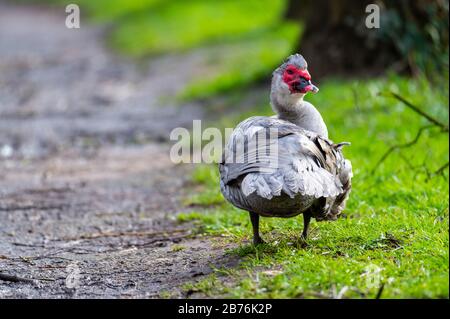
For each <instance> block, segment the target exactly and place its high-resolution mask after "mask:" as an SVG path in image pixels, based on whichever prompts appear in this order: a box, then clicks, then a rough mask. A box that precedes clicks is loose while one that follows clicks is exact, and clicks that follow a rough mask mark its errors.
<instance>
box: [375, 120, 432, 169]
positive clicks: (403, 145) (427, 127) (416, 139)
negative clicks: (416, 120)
mask: <svg viewBox="0 0 450 319" xmlns="http://www.w3.org/2000/svg"><path fill="white" fill-rule="evenodd" d="M433 126H434V125H427V126H423V127H421V128H420V129H419V131H418V132H417V134H416V137H415V138H414V139H413V140H411V141H409V142H407V143H404V144H395V145H392V146H391V147H390V148H389V149H388V150H387V151H386V153H384V154H383V156H381V158H380V159H379V160H378V162H377V164H375V166H374V167H373V169H372V171H371V173H374V172H375V171H376V170H377V168H378V167H379V166H380V165H381V164H382V163H383V162H384V161H385V160H386V158H388V156H389V155H390V154H391V153H392V152H393V151H395V150H397V149H402V148H407V147H410V146H412V145H414V144H416V143H417V142H418V141H419V139H420V136H421V135H422V133H423V131H425V130H427V129H430V128H431V127H433Z"/></svg>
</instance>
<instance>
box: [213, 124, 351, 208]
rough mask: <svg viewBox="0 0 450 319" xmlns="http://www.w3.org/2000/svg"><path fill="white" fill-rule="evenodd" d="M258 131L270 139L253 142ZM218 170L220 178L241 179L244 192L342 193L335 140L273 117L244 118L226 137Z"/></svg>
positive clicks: (267, 194)
mask: <svg viewBox="0 0 450 319" xmlns="http://www.w3.org/2000/svg"><path fill="white" fill-rule="evenodd" d="M261 135H262V136H263V137H264V136H265V137H266V138H267V137H269V138H270V142H266V143H258V142H256V143H255V142H254V141H255V139H256V140H258V141H259V139H258V138H257V137H256V136H261ZM239 145H240V146H241V148H240V150H241V152H238V149H239ZM242 146H243V147H242ZM242 149H243V151H242ZM237 153H239V154H237ZM239 159H240V161H239ZM219 169H220V172H221V179H222V182H223V183H224V184H225V185H229V184H232V183H234V182H235V181H240V187H241V190H242V193H243V194H244V195H245V196H248V195H250V194H252V193H254V192H256V193H257V194H258V195H259V196H261V197H264V198H267V199H271V198H272V197H273V196H279V195H280V194H281V191H284V192H285V193H286V194H288V195H289V196H291V197H294V196H295V195H296V194H297V193H300V194H302V195H308V196H314V197H316V198H319V197H334V196H337V195H338V194H340V193H342V192H343V188H342V183H341V182H340V180H339V178H338V176H337V165H336V154H335V150H334V149H333V144H332V143H331V142H330V141H328V140H325V139H323V138H321V137H319V136H317V135H316V134H314V133H312V132H309V131H305V130H302V129H301V128H299V127H298V126H296V125H294V124H292V123H290V122H286V121H283V120H279V119H276V118H269V117H252V118H249V119H248V120H246V121H244V122H242V123H241V124H240V125H239V126H238V127H237V128H236V129H235V131H234V132H233V134H232V135H231V137H230V139H229V141H228V144H227V146H226V148H225V152H224V156H223V159H222V163H220V165H219Z"/></svg>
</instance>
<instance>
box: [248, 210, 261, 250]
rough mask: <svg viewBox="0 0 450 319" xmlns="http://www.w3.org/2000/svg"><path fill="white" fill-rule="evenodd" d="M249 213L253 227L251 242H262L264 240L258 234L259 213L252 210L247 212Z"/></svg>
mask: <svg viewBox="0 0 450 319" xmlns="http://www.w3.org/2000/svg"><path fill="white" fill-rule="evenodd" d="M249 214H250V220H251V221H252V227H253V244H254V245H258V244H264V241H263V240H262V238H261V236H259V215H258V214H256V213H253V212H249Z"/></svg>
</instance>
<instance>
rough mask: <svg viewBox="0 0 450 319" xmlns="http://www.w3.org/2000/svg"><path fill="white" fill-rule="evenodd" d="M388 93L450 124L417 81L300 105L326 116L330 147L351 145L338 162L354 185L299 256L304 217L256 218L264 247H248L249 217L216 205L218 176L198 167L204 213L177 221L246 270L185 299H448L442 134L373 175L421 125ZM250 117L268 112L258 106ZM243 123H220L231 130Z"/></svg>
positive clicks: (197, 200)
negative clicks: (336, 215) (334, 217)
mask: <svg viewBox="0 0 450 319" xmlns="http://www.w3.org/2000/svg"><path fill="white" fill-rule="evenodd" d="M388 91H395V92H398V93H400V94H401V95H402V96H404V97H406V98H407V99H408V100H409V101H411V102H413V103H415V104H416V105H418V106H420V107H421V108H422V109H424V110H426V111H427V112H429V113H431V114H433V115H434V116H436V117H437V118H440V119H441V120H442V121H447V120H446V119H447V118H448V109H447V105H448V89H444V90H438V89H436V88H432V87H430V85H429V84H428V83H427V82H426V81H425V80H420V79H419V80H411V79H406V78H398V77H395V76H391V77H388V78H387V79H380V80H371V81H364V82H361V81H339V80H329V81H327V82H326V83H324V84H323V85H321V91H320V93H319V94H317V95H316V96H308V97H307V99H308V100H309V101H311V102H312V103H313V104H315V105H316V106H317V107H318V108H319V110H320V111H321V113H322V114H323V116H324V118H325V121H326V123H328V127H329V131H330V136H331V138H332V139H333V140H335V141H343V140H345V141H350V142H352V145H351V146H350V147H348V148H347V149H346V150H345V154H346V157H347V158H349V159H350V160H351V161H352V164H353V167H354V174H355V176H354V179H353V190H352V193H351V196H350V200H349V202H348V205H347V209H346V210H345V212H344V213H345V216H344V217H343V218H340V219H339V220H338V221H336V222H324V223H317V222H313V224H312V233H311V236H310V239H309V240H308V244H307V246H306V247H303V246H302V245H300V243H299V242H298V236H299V234H300V232H301V229H302V218H301V217H295V218H290V219H275V218H273V219H271V218H263V219H262V222H261V226H262V236H263V237H264V238H265V239H266V241H267V242H268V244H265V245H263V246H260V247H258V248H255V247H253V246H252V245H250V244H249V241H250V239H251V226H250V223H249V218H248V215H247V213H246V212H243V211H241V210H239V209H236V208H234V207H232V206H231V205H230V204H228V203H226V202H225V200H224V199H223V198H222V197H221V195H220V191H219V188H218V174H217V168H216V167H215V166H201V167H198V168H197V170H196V171H195V173H194V176H193V181H194V182H195V183H196V184H198V185H200V186H198V187H200V188H203V189H204V192H201V193H200V194H197V195H195V197H193V198H191V204H200V205H202V206H206V208H205V209H199V210H196V211H194V212H191V213H186V214H183V215H181V216H180V220H181V221H185V220H195V221H196V222H197V225H198V226H199V229H200V230H201V231H202V232H205V233H206V234H210V235H211V236H216V235H221V236H225V238H228V241H229V243H230V246H231V247H237V248H234V249H232V250H230V251H229V253H230V254H232V255H235V256H239V258H242V260H243V262H242V264H241V266H240V267H238V268H237V269H232V270H230V269H226V270H218V271H217V272H216V273H215V274H213V275H212V276H211V277H210V278H207V279H206V280H204V281H201V282H199V283H197V284H189V285H188V286H186V289H194V290H198V291H200V292H202V293H203V294H206V295H209V296H218V295H222V296H225V297H247V298H252V297H258V298H259V297H267V298H283V297H302V298H317V297H336V296H337V295H338V294H339V292H340V291H342V292H343V294H342V295H343V297H346V298H375V296H376V295H377V293H378V292H379V290H380V286H381V284H384V290H383V292H382V295H381V297H382V298H448V289H449V279H448V270H449V260H448V247H449V246H448V226H449V225H448V195H449V188H448V170H447V171H445V174H444V176H441V175H436V176H434V175H433V172H435V171H436V170H437V169H438V168H439V167H440V166H441V165H443V164H444V163H445V162H447V161H448V133H442V132H440V131H439V129H431V130H428V131H425V132H424V134H423V136H422V137H421V139H420V140H419V142H418V143H417V145H414V146H413V147H411V148H408V149H403V150H401V151H399V152H394V153H393V154H391V156H390V157H388V159H387V160H386V161H385V162H384V163H382V164H381V165H380V166H379V168H378V169H377V170H376V171H375V172H374V173H372V172H371V170H372V169H373V167H374V166H375V164H376V163H377V161H378V160H379V158H380V157H381V155H382V154H383V153H384V152H385V151H386V150H387V149H388V147H389V146H390V145H393V144H396V143H403V142H407V141H410V140H412V139H413V138H414V137H415V135H416V132H417V130H418V128H419V127H422V126H424V125H427V124H428V123H427V121H426V120H424V119H423V118H421V117H419V116H418V115H417V114H415V113H414V112H412V111H411V110H410V109H407V108H406V107H405V106H404V105H403V104H402V103H400V102H398V101H397V100H395V99H393V98H388V97H382V96H379V95H378V93H379V92H388ZM252 113H253V114H266V115H268V114H271V111H270V108H269V107H268V105H261V106H260V107H257V108H255V109H254V110H253V112H252ZM248 115H249V114H248V113H246V114H242V115H241V116H239V117H238V118H233V119H228V121H225V122H226V123H227V124H236V123H237V122H238V121H240V120H241V119H242V118H244V117H247V116H248ZM225 122H222V125H223V123H225ZM208 205H209V206H208ZM373 272H377V273H378V275H373V274H372V273H373ZM372 278H375V280H372ZM208 282H213V283H214V284H208ZM230 282H232V284H230ZM372 282H374V284H371V283H372ZM344 287H345V288H344ZM342 289H344V290H342Z"/></svg>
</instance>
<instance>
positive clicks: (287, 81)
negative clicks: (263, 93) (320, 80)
mask: <svg viewBox="0 0 450 319" xmlns="http://www.w3.org/2000/svg"><path fill="white" fill-rule="evenodd" d="M308 92H312V93H317V92H319V88H318V87H317V86H315V85H314V84H312V83H311V75H310V74H309V72H308V64H307V63H306V60H305V59H304V58H303V56H301V55H300V54H293V55H291V56H289V57H288V58H287V59H286V60H285V62H284V63H283V64H282V65H280V66H279V67H278V68H277V69H276V70H275V71H274V72H273V76H272V88H271V95H272V98H276V99H277V100H278V101H279V102H282V101H283V100H286V102H288V101H291V100H298V99H302V98H303V97H304V96H305V94H306V93H308Z"/></svg>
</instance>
